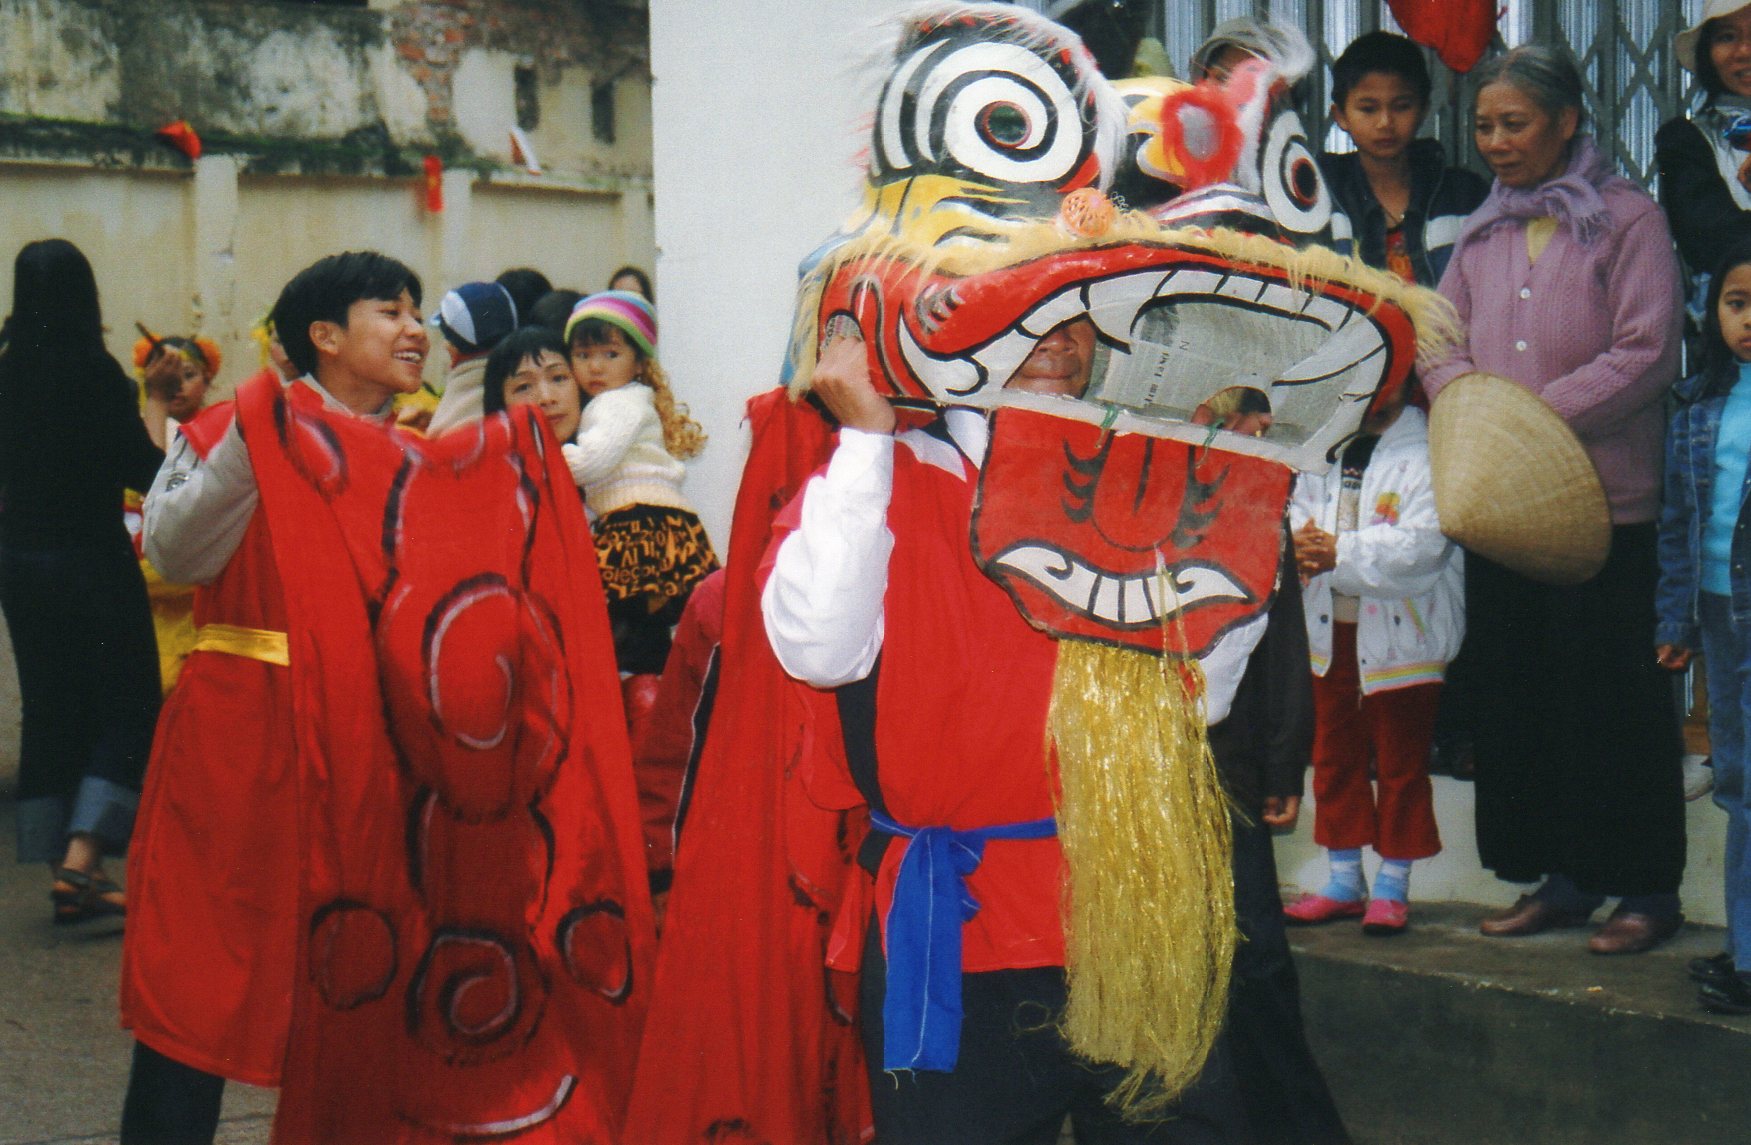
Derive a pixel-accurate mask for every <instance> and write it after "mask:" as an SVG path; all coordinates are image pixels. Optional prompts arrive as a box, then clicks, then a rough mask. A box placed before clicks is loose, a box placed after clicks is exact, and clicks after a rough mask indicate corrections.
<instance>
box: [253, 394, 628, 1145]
mask: <svg viewBox="0 0 1751 1145" xmlns="http://www.w3.org/2000/svg"><path fill="white" fill-rule="evenodd" d="M238 416H239V418H240V419H241V423H242V430H243V433H244V436H245V440H246V441H247V442H248V443H249V450H250V457H251V461H252V464H253V466H254V469H255V474H256V479H257V483H258V485H259V487H260V492H261V508H260V512H261V513H262V514H264V515H265V516H266V517H267V518H268V519H269V520H271V521H272V523H273V541H274V554H275V557H276V559H277V561H278V563H279V566H280V567H281V568H282V569H284V570H286V571H287V575H286V577H285V602H286V617H287V622H288V628H287V630H288V632H289V634H290V656H291V676H292V712H293V720H292V727H291V728H290V729H289V730H290V731H291V733H292V734H293V736H294V740H295V751H296V761H297V764H296V799H297V809H298V810H297V818H298V853H297V854H294V855H284V856H275V857H274V861H276V862H279V863H282V864H284V866H283V867H282V868H281V874H282V877H284V878H287V879H292V878H296V879H298V882H299V894H298V904H299V905H298V922H299V925H298V934H297V938H298V957H297V972H296V975H295V977H294V980H293V989H294V996H293V1001H292V1019H291V1029H290V1034H289V1039H288V1046H287V1053H286V1064H285V1070H284V1086H285V1089H284V1093H283V1094H282V1097H281V1101H280V1107H279V1113H278V1117H277V1119H276V1122H275V1126H274V1136H275V1139H276V1140H277V1141H291V1142H337V1141H346V1142H350V1141H361V1142H362V1141H370V1142H374V1143H377V1142H427V1141H440V1140H443V1141H466V1140H473V1139H481V1138H487V1137H491V1138H504V1139H515V1140H517V1141H541V1142H546V1141H552V1142H586V1141H588V1142H604V1143H606V1142H612V1141H618V1140H622V1139H623V1138H622V1137H621V1133H620V1130H621V1113H622V1110H623V1106H624V1101H625V1099H626V1095H627V1093H628V1090H629V1087H630V1084H631V1066H632V1059H633V1052H634V1049H635V1047H636V1039H637V1037H638V1033H639V1029H640V1026H641V1023H642V1018H643V1015H644V1009H645V997H646V987H647V985H648V983H649V982H650V966H651V958H652V954H653V950H652V938H651V919H650V904H649V897H648V893H647V891H646V888H645V877H644V864H643V860H642V855H641V850H642V847H641V843H640V838H639V829H638V821H637V814H636V799H635V796H634V792H633V785H632V775H631V767H630V761H629V758H628V750H627V745H626V734H625V724H624V719H623V716H622V712H621V707H620V701H619V688H618V681H617V679H616V674H615V671H614V656H613V650H612V647H611V644H610V640H609V635H608V626H607V618H606V613H605V611H604V608H603V605H602V595H601V590H600V587H599V585H598V582H597V579H596V572H595V562H594V556H593V553H592V550H591V546H590V543H589V532H588V530H587V528H586V526H585V522H584V517H583V511H582V508H581V506H580V504H579V501H578V498H577V494H576V492H575V490H574V488H573V486H572V482H571V478H570V476H569V474H568V473H567V471H566V468H565V465H564V462H563V461H562V460H561V458H560V456H559V452H558V451H557V450H555V449H553V448H552V445H551V441H550V440H549V439H547V438H546V437H545V435H544V434H543V433H542V431H541V430H540V429H539V428H538V425H537V421H536V419H535V418H534V417H533V416H530V415H524V416H522V417H518V418H490V419H487V420H486V421H485V422H482V423H480V424H479V425H477V426H474V427H471V428H469V429H467V430H464V431H461V432H458V433H455V434H452V435H450V436H448V437H445V438H442V439H439V440H437V441H432V442H423V441H420V440H419V439H416V438H413V437H411V436H408V435H404V434H401V433H399V432H393V431H389V432H386V431H385V430H384V429H383V428H382V427H380V426H376V425H373V424H371V423H369V422H366V421H363V420H360V419H357V418H353V417H349V416H347V415H345V414H340V413H336V412H333V411H330V410H326V409H324V408H323V406H322V402H321V399H320V397H319V395H317V394H316V393H315V392H314V391H312V390H310V389H309V388H308V387H304V386H297V385H295V386H292V387H290V388H289V389H281V388H280V387H278V386H274V385H271V384H270V385H255V386H249V387H246V388H245V389H244V390H243V391H242V392H241V393H240V394H239V395H238ZM272 730H275V731H278V730H280V729H272ZM293 864H296V867H295V868H294V866H293Z"/></svg>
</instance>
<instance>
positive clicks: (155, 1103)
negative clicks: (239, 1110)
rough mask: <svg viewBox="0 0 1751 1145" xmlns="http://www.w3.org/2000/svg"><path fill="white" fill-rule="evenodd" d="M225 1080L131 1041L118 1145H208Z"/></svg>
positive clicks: (214, 1128) (217, 1113) (217, 1125)
mask: <svg viewBox="0 0 1751 1145" xmlns="http://www.w3.org/2000/svg"><path fill="white" fill-rule="evenodd" d="M224 1096H225V1079H224V1078H222V1077H218V1076H215V1075H214V1074H210V1073H206V1072H204V1071H202V1070H198V1069H196V1068H195V1067H194V1066H190V1065H183V1064H182V1063H181V1062H179V1061H174V1060H172V1059H171V1058H167V1057H165V1056H164V1055H163V1054H161V1053H159V1052H158V1051H157V1050H155V1049H153V1048H152V1047H151V1046H148V1045H145V1044H144V1043H142V1042H135V1043H134V1062H133V1066H132V1067H131V1069H130V1070H129V1072H128V1096H127V1097H126V1098H125V1099H124V1100H123V1102H122V1138H121V1145H212V1141H213V1135H214V1134H215V1133H217V1132H218V1129H219V1104H220V1101H221V1100H222V1099H223V1098H224Z"/></svg>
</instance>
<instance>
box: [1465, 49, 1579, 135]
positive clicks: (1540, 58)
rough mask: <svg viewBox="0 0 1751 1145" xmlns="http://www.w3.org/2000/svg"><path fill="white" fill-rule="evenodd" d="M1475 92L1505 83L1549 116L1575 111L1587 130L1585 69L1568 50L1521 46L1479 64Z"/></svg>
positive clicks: (1474, 80) (1474, 78) (1473, 73)
mask: <svg viewBox="0 0 1751 1145" xmlns="http://www.w3.org/2000/svg"><path fill="white" fill-rule="evenodd" d="M1471 75H1472V82H1473V83H1474V84H1475V86H1474V87H1473V89H1472V90H1473V91H1482V90H1483V89H1484V88H1485V87H1486V86H1487V85H1489V84H1493V83H1505V84H1507V85H1508V86H1509V87H1512V88H1515V89H1517V90H1518V91H1520V92H1521V93H1523V94H1524V95H1525V96H1526V97H1527V98H1528V99H1530V100H1531V101H1532V102H1533V103H1536V104H1537V105H1538V106H1539V107H1540V108H1542V109H1543V110H1544V112H1545V113H1546V114H1547V115H1556V114H1557V113H1558V112H1561V111H1565V110H1567V109H1568V108H1571V107H1572V108H1574V109H1575V112H1576V114H1577V115H1578V116H1579V117H1580V118H1579V122H1580V126H1581V127H1585V126H1586V122H1587V105H1586V102H1585V101H1586V88H1585V87H1584V86H1583V85H1582V83H1581V69H1580V68H1579V67H1577V66H1576V65H1575V57H1574V56H1573V55H1571V54H1570V53H1569V50H1568V49H1567V48H1563V47H1558V46H1557V45H1554V44H1521V45H1520V46H1519V47H1518V48H1513V49H1510V50H1509V51H1506V52H1503V53H1502V54H1501V55H1499V56H1494V57H1492V58H1490V59H1487V60H1485V61H1484V62H1483V63H1481V64H1479V65H1478V66H1477V68H1476V69H1475V70H1474V71H1473V72H1472V73H1471Z"/></svg>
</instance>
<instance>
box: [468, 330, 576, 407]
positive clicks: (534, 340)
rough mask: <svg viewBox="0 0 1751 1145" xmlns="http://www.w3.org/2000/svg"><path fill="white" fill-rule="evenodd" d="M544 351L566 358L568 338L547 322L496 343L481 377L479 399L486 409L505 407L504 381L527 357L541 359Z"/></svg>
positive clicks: (508, 378) (562, 358)
mask: <svg viewBox="0 0 1751 1145" xmlns="http://www.w3.org/2000/svg"><path fill="white" fill-rule="evenodd" d="M543 352H547V353H552V354H557V355H559V358H560V360H561V361H564V360H565V358H566V352H565V340H564V339H562V338H561V337H560V336H559V331H557V330H552V329H549V328H548V327H546V326H524V327H523V328H522V329H520V330H518V331H517V332H516V333H514V334H511V335H509V336H507V337H506V338H505V340H504V341H502V342H500V343H499V344H498V345H497V346H494V347H493V349H492V353H490V354H488V355H487V356H486V367H485V371H484V374H483V376H482V378H481V392H480V403H481V406H482V407H483V408H484V410H485V411H486V412H487V413H489V414H495V413H498V412H500V411H501V410H503V409H504V408H505V383H506V382H507V381H509V380H510V378H511V375H512V374H514V373H516V372H517V367H518V366H521V365H522V364H523V361H524V360H525V359H527V358H537V359H539V358H540V356H541V354H542V353H543ZM568 368H569V367H568Z"/></svg>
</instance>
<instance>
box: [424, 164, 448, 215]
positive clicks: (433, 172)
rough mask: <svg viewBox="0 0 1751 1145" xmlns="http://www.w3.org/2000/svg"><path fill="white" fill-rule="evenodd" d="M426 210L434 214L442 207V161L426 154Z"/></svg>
mask: <svg viewBox="0 0 1751 1145" xmlns="http://www.w3.org/2000/svg"><path fill="white" fill-rule="evenodd" d="M425 167H426V210H428V211H430V212H432V214H434V215H436V214H438V213H440V212H442V211H443V209H444V161H443V160H442V159H440V158H438V157H437V156H436V155H428V156H426V163H425Z"/></svg>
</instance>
